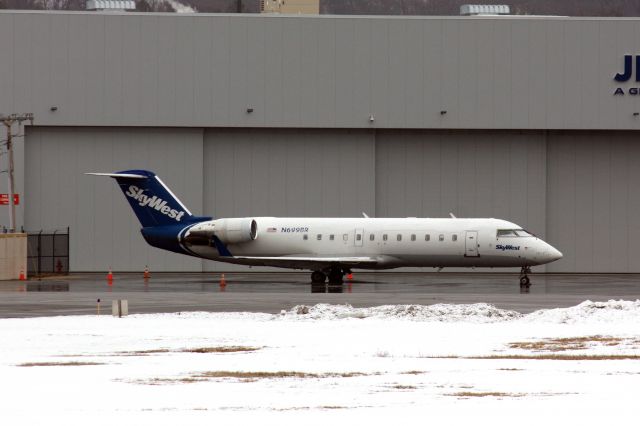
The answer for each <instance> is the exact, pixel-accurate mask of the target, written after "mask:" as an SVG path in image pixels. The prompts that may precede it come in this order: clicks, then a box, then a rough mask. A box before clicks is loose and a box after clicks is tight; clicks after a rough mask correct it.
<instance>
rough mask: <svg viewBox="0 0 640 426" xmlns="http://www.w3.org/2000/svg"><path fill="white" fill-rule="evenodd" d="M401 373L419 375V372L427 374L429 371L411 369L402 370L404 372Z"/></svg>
mask: <svg viewBox="0 0 640 426" xmlns="http://www.w3.org/2000/svg"><path fill="white" fill-rule="evenodd" d="M400 374H414V375H417V374H427V371H419V370H409V371H403V372H402V373H400Z"/></svg>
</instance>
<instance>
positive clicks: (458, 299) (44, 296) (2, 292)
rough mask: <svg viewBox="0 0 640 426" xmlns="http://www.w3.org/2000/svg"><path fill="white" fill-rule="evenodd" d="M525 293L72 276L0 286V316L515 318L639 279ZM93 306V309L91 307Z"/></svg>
mask: <svg viewBox="0 0 640 426" xmlns="http://www.w3.org/2000/svg"><path fill="white" fill-rule="evenodd" d="M531 278H532V285H531V287H530V289H529V290H528V291H524V290H521V289H520V286H519V285H518V276H517V275H514V274H486V273H464V274H459V273H393V272H384V273H358V274H354V277H353V279H352V280H346V281H345V283H344V284H343V285H339V286H336V285H327V284H325V285H318V286H315V285H314V286H312V285H311V284H310V283H309V275H308V274H306V273H291V272H284V273H229V274H225V283H224V285H221V282H220V274H219V273H215V274H214V273H209V274H196V273H187V274H180V273H163V274H158V273H156V274H153V275H152V276H151V277H150V278H149V279H144V278H143V276H142V274H140V273H136V274H134V273H131V274H114V280H113V281H112V282H111V283H109V282H108V281H107V279H106V276H105V275H104V274H73V275H70V276H67V277H57V278H46V279H45V278H43V279H41V280H34V279H31V280H29V281H5V282H0V317H2V318H7V317H34V316H52V315H80V314H95V313H97V310H98V305H99V306H100V313H101V314H110V313H111V302H112V301H113V300H116V299H126V300H128V305H129V313H130V314H135V313H155V312H179V311H210V312H235V311H251V312H272V313H277V312H280V311H281V310H283V309H285V310H286V309H290V308H292V307H293V306H295V305H300V304H306V305H312V304H316V303H334V304H337V303H349V304H351V305H353V306H377V305H385V304H425V305H426V304H434V303H480V302H485V303H491V304H494V305H496V306H497V307H499V308H503V309H513V310H516V311H519V312H522V313H527V312H532V311H535V310H537V309H543V308H556V307H567V306H573V305H576V304H578V303H580V302H582V301H584V300H592V301H596V300H599V301H602V300H609V299H626V300H636V299H638V298H640V275H635V274H608V275H607V274H604V275H596V274H586V275H573V274H571V275H570V274H556V275H551V274H549V275H545V274H540V275H532V276H531ZM98 300H100V302H99V303H98Z"/></svg>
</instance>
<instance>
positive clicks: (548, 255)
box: [544, 244, 562, 263]
mask: <svg viewBox="0 0 640 426" xmlns="http://www.w3.org/2000/svg"><path fill="white" fill-rule="evenodd" d="M559 259H562V253H561V252H560V250H558V249H556V248H555V247H552V246H551V245H549V244H547V248H546V250H545V251H544V261H545V262H547V263H548V262H555V261H556V260H559Z"/></svg>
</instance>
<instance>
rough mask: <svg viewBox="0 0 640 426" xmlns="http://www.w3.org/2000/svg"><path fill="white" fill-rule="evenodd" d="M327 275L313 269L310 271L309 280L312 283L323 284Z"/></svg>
mask: <svg viewBox="0 0 640 426" xmlns="http://www.w3.org/2000/svg"><path fill="white" fill-rule="evenodd" d="M326 279H327V276H326V275H325V274H324V272H322V271H313V272H312V273H311V282H312V283H314V284H323V283H324V282H325V280H326Z"/></svg>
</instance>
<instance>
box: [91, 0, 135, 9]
mask: <svg viewBox="0 0 640 426" xmlns="http://www.w3.org/2000/svg"><path fill="white" fill-rule="evenodd" d="M87 10H95V11H103V10H106V11H124V10H136V2H135V1H133V0H87Z"/></svg>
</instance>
